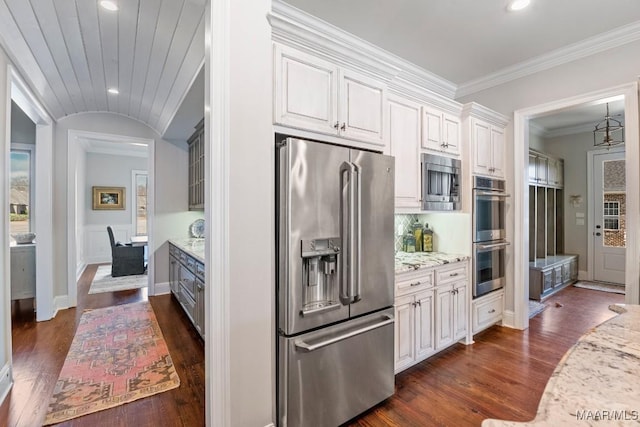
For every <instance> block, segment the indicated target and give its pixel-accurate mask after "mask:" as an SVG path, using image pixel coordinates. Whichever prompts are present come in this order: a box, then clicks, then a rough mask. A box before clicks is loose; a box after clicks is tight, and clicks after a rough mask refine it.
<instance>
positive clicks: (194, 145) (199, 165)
mask: <svg viewBox="0 0 640 427" xmlns="http://www.w3.org/2000/svg"><path fill="white" fill-rule="evenodd" d="M187 142H188V143H189V210H204V167H205V165H204V145H205V139H204V119H202V120H200V123H198V125H197V126H196V131H195V132H194V133H193V135H191V137H190V138H189V140H188V141H187Z"/></svg>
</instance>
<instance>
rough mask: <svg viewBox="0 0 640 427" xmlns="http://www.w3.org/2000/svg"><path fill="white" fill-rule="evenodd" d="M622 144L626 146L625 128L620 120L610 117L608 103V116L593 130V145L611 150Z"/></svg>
mask: <svg viewBox="0 0 640 427" xmlns="http://www.w3.org/2000/svg"><path fill="white" fill-rule="evenodd" d="M620 144H624V126H623V125H622V122H621V121H620V120H616V119H614V118H612V117H611V116H610V115H609V103H607V115H606V116H605V117H604V120H603V121H601V122H599V123H598V124H597V125H596V128H595V129H594V130H593V145H594V147H606V148H610V147H613V146H614V145H620Z"/></svg>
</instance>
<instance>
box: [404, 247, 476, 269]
mask: <svg viewBox="0 0 640 427" xmlns="http://www.w3.org/2000/svg"><path fill="white" fill-rule="evenodd" d="M468 259H469V256H468V255H460V254H448V253H444V252H396V265H395V269H396V274H398V273H404V272H407V271H414V270H419V269H421V268H429V267H437V266H439V265H444V264H450V263H453V262H459V261H466V260H468Z"/></svg>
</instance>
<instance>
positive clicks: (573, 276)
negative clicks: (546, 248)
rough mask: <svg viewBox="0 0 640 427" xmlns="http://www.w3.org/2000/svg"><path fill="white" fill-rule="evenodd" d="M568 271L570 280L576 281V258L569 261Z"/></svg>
mask: <svg viewBox="0 0 640 427" xmlns="http://www.w3.org/2000/svg"><path fill="white" fill-rule="evenodd" d="M570 269H571V280H578V259H577V258H573V259H572V260H571V265H570Z"/></svg>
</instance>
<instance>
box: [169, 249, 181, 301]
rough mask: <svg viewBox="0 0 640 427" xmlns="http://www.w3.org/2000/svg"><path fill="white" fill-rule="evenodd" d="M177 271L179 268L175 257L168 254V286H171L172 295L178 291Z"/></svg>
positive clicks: (178, 277) (178, 279) (178, 278)
mask: <svg viewBox="0 0 640 427" xmlns="http://www.w3.org/2000/svg"><path fill="white" fill-rule="evenodd" d="M179 272H180V268H179V263H178V260H177V259H176V258H175V257H173V256H171V255H170V256H169V287H170V288H171V292H173V294H174V295H175V294H177V293H178V285H179V283H180V276H179V274H180V273H179Z"/></svg>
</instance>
